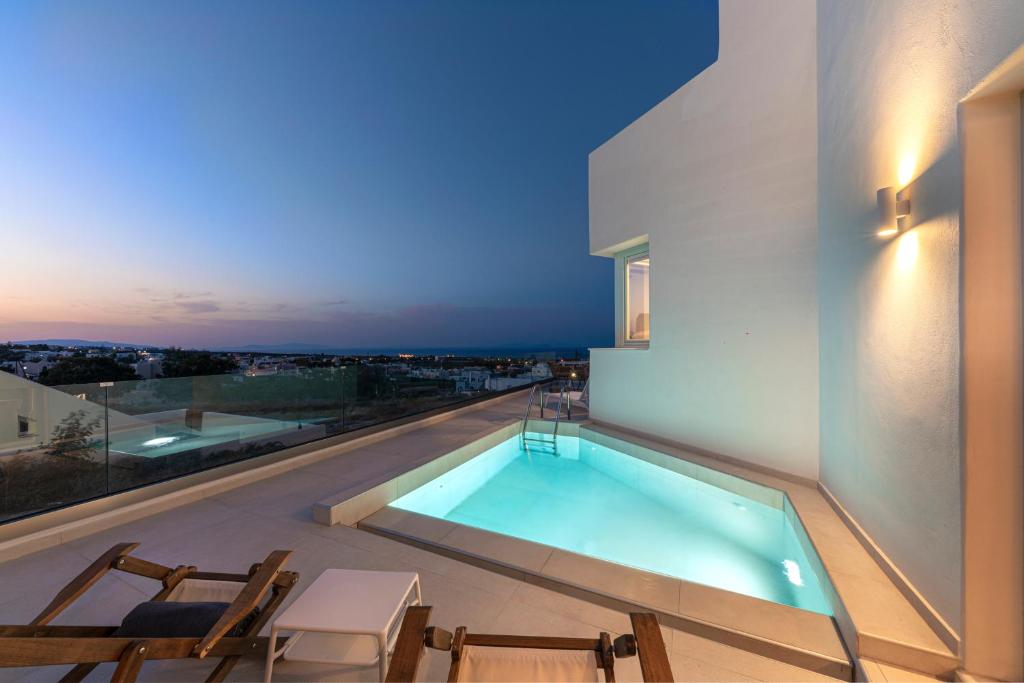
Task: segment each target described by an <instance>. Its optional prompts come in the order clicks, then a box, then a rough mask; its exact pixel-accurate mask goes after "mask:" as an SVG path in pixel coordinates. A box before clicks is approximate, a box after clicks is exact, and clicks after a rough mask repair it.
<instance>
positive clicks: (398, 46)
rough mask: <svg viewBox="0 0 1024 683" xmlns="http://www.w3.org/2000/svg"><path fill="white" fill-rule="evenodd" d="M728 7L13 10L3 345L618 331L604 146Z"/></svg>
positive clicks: (547, 337) (579, 338)
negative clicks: (590, 199) (600, 190)
mask: <svg viewBox="0 0 1024 683" xmlns="http://www.w3.org/2000/svg"><path fill="white" fill-rule="evenodd" d="M716 22H717V18H716V6H715V4H714V3H713V2H699V1H691V2H677V1H673V2H636V1H624V2H582V1H579V2H572V1H564V2H547V1H541V0H527V1H523V2H497V1H493V2H478V1H476V0H466V1H458V2H456V1H447V0H430V1H426V0H424V1H412V0H409V1H408V2H399V1H383V2H380V1H367V2H355V1H334V2H312V1H306V0H304V1H302V2H280V3H265V2H215V3H208V2H180V1H176V2H163V3H156V2H145V3H139V2H131V1H124V2H89V3H81V2H66V3H51V2H39V3H13V2H10V3H3V4H0V149H2V153H0V235H2V237H3V245H2V248H0V340H8V339H11V340H21V339H39V338H85V339H93V340H110V341H122V342H134V343H146V344H159V345H169V344H175V345H182V346H186V347H208V348H214V347H224V346H239V345H247V344H278V343H294V342H305V343H312V344H323V345H331V346H334V347H338V348H362V347H367V348H372V347H387V348H392V347H397V346H402V345H411V346H418V347H430V346H437V347H440V346H459V347H468V346H505V345H530V344H551V345H582V346H585V345H606V344H609V343H610V342H611V340H612V336H613V327H612V308H613V300H612V287H613V282H612V264H611V262H610V261H609V260H606V259H600V258H596V257H590V256H588V255H587V252H588V249H587V154H588V152H590V151H591V150H592V149H594V148H596V147H597V146H599V145H600V144H601V143H602V142H604V141H605V140H607V139H608V138H609V137H611V136H612V135H614V134H615V133H616V132H617V131H618V130H620V129H621V128H623V127H624V126H626V125H627V124H628V123H629V122H630V121H632V120H633V119H635V118H636V117H638V116H639V115H641V114H642V113H643V112H644V111H646V110H647V109H649V108H650V107H652V106H653V105H655V104H656V103H657V102H659V101H660V100H662V99H663V98H664V97H666V96H667V95H668V94H669V93H671V92H672V91H674V90H675V89H677V88H678V87H679V86H681V85H682V84H683V83H684V82H686V81H687V80H688V79H690V78H691V77H693V76H694V75H695V74H696V73H698V72H699V71H700V70H701V69H703V68H704V67H706V66H707V65H708V64H709V63H711V62H712V61H713V60H714V59H715V55H716V51H717V23H716Z"/></svg>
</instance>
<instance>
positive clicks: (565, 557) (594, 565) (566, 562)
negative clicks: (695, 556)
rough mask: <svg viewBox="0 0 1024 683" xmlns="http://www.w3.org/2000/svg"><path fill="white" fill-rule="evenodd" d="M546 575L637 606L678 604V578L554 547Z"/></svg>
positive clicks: (668, 608)
mask: <svg viewBox="0 0 1024 683" xmlns="http://www.w3.org/2000/svg"><path fill="white" fill-rule="evenodd" d="M542 574H543V575H544V576H549V577H551V578H553V579H556V580H559V581H564V582H566V583H570V584H572V585H575V586H579V587H581V588H587V589H590V590H595V591H597V592H599V593H603V594H605V595H612V596H621V597H624V598H626V599H628V600H630V601H632V602H634V603H636V604H638V605H648V606H650V607H654V608H655V609H661V610H667V611H673V610H674V609H675V608H677V607H678V605H679V587H680V582H679V580H678V579H672V578H669V577H667V576H661V575H659V574H652V573H650V572H639V571H636V570H634V569H631V568H629V567H622V566H620V565H616V564H612V563H611V562H602V561H601V560H595V559H593V558H589V557H584V556H583V555H576V554H574V553H568V552H565V551H562V550H557V549H556V550H554V551H553V552H552V553H551V557H550V559H548V561H547V563H546V564H545V565H544V567H543V569H542Z"/></svg>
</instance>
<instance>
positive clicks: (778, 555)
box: [391, 434, 832, 615]
mask: <svg viewBox="0 0 1024 683" xmlns="http://www.w3.org/2000/svg"><path fill="white" fill-rule="evenodd" d="M528 436H529V437H530V440H528V441H526V442H525V445H526V446H527V447H526V448H524V442H523V441H522V440H521V438H520V437H519V436H515V437H512V438H510V439H508V440H506V441H503V442H502V443H500V444H498V445H497V446H495V447H493V448H491V449H489V450H487V451H485V452H483V453H481V454H480V455H478V456H477V457H475V458H473V459H471V460H469V461H468V462H465V463H463V464H462V465H459V466H458V467H456V468H454V469H452V470H449V471H448V472H446V473H444V474H442V475H440V476H439V477H437V478H435V479H433V480H431V481H429V482H427V483H426V484H424V485H422V486H420V487H419V488H417V489H415V490H413V491H410V492H409V493H407V494H406V495H404V496H402V497H400V498H398V499H397V500H395V501H394V502H392V503H391V506H392V507H396V508H400V509H403V510H408V511H410V512H415V513H419V514H422V515H428V516H431V517H437V518H441V519H445V520H448V521H451V522H454V523H457V524H463V525H466V526H471V527H477V528H480V529H485V530H488V531H492V532H496V533H500V534H505V535H508V536H514V537H516V538H521V539H524V540H527V541H532V542H535V543H542V544H545V545H549V546H553V547H556V548H561V549H563V550H568V551H571V552H575V553H579V554H582V555H587V556H590V557H595V558H598V559H601V560H605V561H609V562H615V563H617V564H621V565H626V566H630V567H634V568H637V569H641V570H645V571H650V572H657V573H659V574H665V575H668V576H673V577H677V578H680V579H684V580H687V581H692V582H696V583H701V584H704V585H708V586H713V587H716V588H721V589H724V590H729V591H734V592H736V593H742V594H745V595H750V596H754V597H757V598H762V599H765V600H771V601H773V602H776V603H780V604H784V605H791V606H794V607H799V608H801V609H805V610H810V611H813V612H818V613H821V614H828V615H830V614H831V612H832V611H831V608H830V605H829V602H828V600H827V599H826V597H825V594H824V592H823V591H822V587H821V586H820V585H819V583H818V578H817V573H816V572H815V571H814V567H813V566H812V558H810V557H808V555H807V553H805V550H804V548H805V547H807V546H805V545H803V544H801V543H800V540H799V538H800V535H802V534H803V530H802V529H798V528H795V527H794V524H799V522H798V521H796V520H795V518H792V519H791V517H790V516H789V515H787V514H786V512H785V510H784V509H783V507H781V506H780V507H773V506H771V505H767V504H765V503H762V502H758V501H756V500H753V499H751V498H747V497H744V496H741V495H738V494H736V493H733V492H731V491H728V490H726V489H724V488H720V487H718V486H714V485H712V484H709V483H706V482H704V481H701V480H699V479H696V478H692V477H689V476H686V475H684V474H680V473H678V472H674V471H672V470H669V469H666V468H663V467H659V466H657V465H654V464H652V463H650V462H647V461H646V460H641V459H639V458H635V457H632V456H630V455H627V454H625V453H622V452H619V451H617V450H614V449H612V448H609V447H606V446H602V445H600V444H597V443H593V442H591V441H588V440H586V439H583V438H579V437H571V436H559V437H558V439H557V443H553V441H552V437H551V436H550V435H549V436H546V437H545V436H542V435H540V434H529V435H528ZM545 439H546V440H547V443H546V444H545V443H543V440H545ZM766 490H767V489H766ZM779 499H780V500H781V499H782V498H781V496H780V497H779ZM808 552H813V551H811V550H810V549H809V548H808ZM813 561H814V562H815V563H817V564H820V562H819V561H818V560H817V558H813Z"/></svg>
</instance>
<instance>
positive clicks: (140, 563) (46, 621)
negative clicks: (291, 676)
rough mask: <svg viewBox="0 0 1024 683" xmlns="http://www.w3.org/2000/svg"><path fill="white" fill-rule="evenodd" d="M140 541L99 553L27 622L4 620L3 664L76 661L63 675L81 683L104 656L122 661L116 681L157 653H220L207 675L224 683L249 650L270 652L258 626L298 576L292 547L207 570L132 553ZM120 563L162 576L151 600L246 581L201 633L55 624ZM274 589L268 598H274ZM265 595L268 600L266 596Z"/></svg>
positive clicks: (0, 637) (0, 629) (0, 635)
mask: <svg viewBox="0 0 1024 683" xmlns="http://www.w3.org/2000/svg"><path fill="white" fill-rule="evenodd" d="M138 545H139V544H138V543H119V544H117V545H115V546H114V547H112V548H111V549H110V550H108V551H107V552H105V553H104V554H103V555H101V556H100V557H99V558H98V559H97V560H96V561H95V562H93V563H92V564H91V565H89V567H88V568H86V570H85V571H83V572H82V573H81V574H79V575H78V576H76V577H75V578H74V579H72V580H71V581H70V582H69V583H68V584H67V585H66V586H65V587H64V588H63V589H61V591H60V592H59V593H57V595H56V597H54V599H53V600H52V601H50V604H49V605H47V606H46V608H45V609H44V610H43V611H42V612H40V614H39V616H37V617H36V618H35V619H33V620H32V621H31V622H30V623H29V624H28V625H25V626H0V667H23V666H52V665H60V664H74V665H76V666H75V667H74V668H72V669H71V671H69V672H68V673H67V674H65V675H64V677H63V678H62V679H61V680H62V681H64V682H66V683H70V682H72V681H81V680H82V679H83V678H85V677H86V676H87V675H88V674H89V672H91V671H92V670H93V669H95V668H96V666H98V665H99V664H100V663H103V662H117V663H118V664H117V669H116V670H115V672H114V675H113V677H112V678H111V680H112V681H115V682H116V683H124V682H130V681H134V680H135V678H136V677H137V676H138V674H139V670H140V668H141V667H142V664H143V662H144V661H146V660H151V659H186V658H196V659H204V658H206V657H207V656H213V657H220V658H221V660H220V662H218V663H217V665H216V667H214V669H213V672H211V673H210V675H209V677H207V679H206V680H207V681H211V682H212V681H222V680H224V678H225V677H226V676H227V675H228V673H229V672H230V671H231V669H232V668H233V667H234V665H235V664H236V663H237V662H238V659H239V657H241V656H242V655H243V654H246V653H250V652H252V653H265V652H266V648H267V645H268V643H267V640H268V639H267V638H265V637H262V638H261V637H258V636H257V634H258V633H259V632H260V629H261V628H263V626H264V625H265V624H266V623H267V621H268V620H269V619H270V617H271V616H272V615H273V614H274V611H275V610H276V609H277V608H278V607H280V605H281V603H282V602H283V601H284V599H285V597H286V596H287V595H288V592H289V591H290V590H291V589H292V587H293V586H294V585H295V583H296V581H298V578H299V576H298V574H296V573H295V572H288V571H283V570H282V567H283V566H284V564H285V563H286V562H287V561H288V558H289V557H290V556H291V554H292V551H290V550H275V551H273V552H272V553H270V554H269V555H268V556H267V559H265V560H264V561H263V562H260V563H257V564H254V565H252V567H251V568H250V569H249V573H248V574H225V573H220V572H201V571H198V570H197V569H196V568H195V567H193V566H188V565H179V566H177V567H174V568H173V569H172V568H171V567H165V566H163V565H160V564H156V563H154V562H149V561H147V560H143V559H139V558H137V557H133V556H131V555H130V554H129V553H131V551H132V550H134V549H135V548H137V547H138ZM112 569H116V570H118V571H123V572H126V573H129V574H136V575H138V576H144V577H147V578H150V579H155V580H157V581H160V582H161V584H162V587H161V589H160V591H159V592H157V594H156V595H155V596H153V598H152V599H153V600H166V599H167V597H168V595H170V593H171V591H172V590H174V588H175V586H177V585H178V584H179V583H181V582H182V581H183V580H185V579H206V580H212V581H233V582H237V583H240V584H243V586H242V588H241V590H240V592H239V593H238V595H237V596H236V597H235V599H234V601H232V602H231V603H230V604H229V605H228V608H227V609H226V610H225V612H224V614H222V615H221V617H220V619H218V620H217V622H216V623H215V624H214V625H213V626H212V627H211V628H210V630H209V631H208V632H207V633H206V635H204V636H203V637H202V638H126V637H114V636H113V635H112V634H113V633H114V632H115V631H116V630H117V627H116V626H53V625H50V622H51V621H52V620H53V619H54V618H55V617H56V616H57V615H58V614H60V613H61V612H63V611H64V610H65V609H67V608H68V607H69V606H70V605H71V604H73V603H74V602H75V600H77V599H78V598H79V597H81V596H82V594H83V593H85V592H86V591H87V590H88V589H89V588H91V587H92V586H93V585H94V584H95V583H96V582H97V581H99V580H100V579H101V578H102V577H103V576H104V575H105V574H106V573H107V572H108V571H110V570H112ZM268 594H269V597H268ZM265 597H266V598H267V599H266V601H265V602H262V604H261V601H263V600H264V598H265ZM253 610H258V612H257V616H256V618H255V619H253V620H252V622H251V623H249V624H248V625H247V626H246V627H245V629H244V630H243V632H242V633H241V634H240V635H238V636H227V634H228V633H230V632H231V630H232V629H234V628H235V627H236V626H238V624H239V623H240V622H241V621H242V620H243V619H245V618H246V617H247V616H248V615H250V614H251V613H252V612H253Z"/></svg>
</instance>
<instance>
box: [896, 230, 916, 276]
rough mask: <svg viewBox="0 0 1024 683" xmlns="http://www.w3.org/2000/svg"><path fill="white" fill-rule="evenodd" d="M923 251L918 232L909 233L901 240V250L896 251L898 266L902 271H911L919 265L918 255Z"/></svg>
mask: <svg viewBox="0 0 1024 683" xmlns="http://www.w3.org/2000/svg"><path fill="white" fill-rule="evenodd" d="M920 250H921V244H920V242H919V241H918V238H917V233H916V232H908V233H906V234H905V235H903V237H901V238H900V244H899V248H898V249H897V251H896V265H898V266H899V269H900V270H902V271H908V270H911V269H912V268H913V267H914V264H915V263H917V254H918V252H919V251H920Z"/></svg>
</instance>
